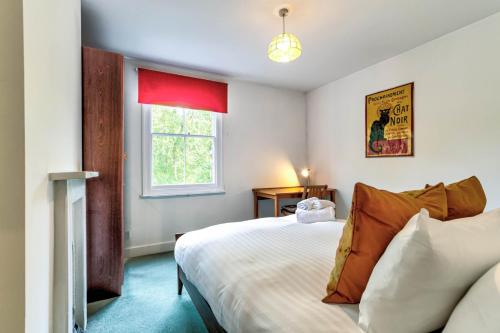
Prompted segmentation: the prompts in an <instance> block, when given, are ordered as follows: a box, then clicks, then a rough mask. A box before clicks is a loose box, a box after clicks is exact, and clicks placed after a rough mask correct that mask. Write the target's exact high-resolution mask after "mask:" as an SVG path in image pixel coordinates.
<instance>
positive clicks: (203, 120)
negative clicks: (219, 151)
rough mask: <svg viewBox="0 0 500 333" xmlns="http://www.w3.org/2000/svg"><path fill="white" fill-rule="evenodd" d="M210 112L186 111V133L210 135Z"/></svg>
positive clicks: (211, 117)
mask: <svg viewBox="0 0 500 333" xmlns="http://www.w3.org/2000/svg"><path fill="white" fill-rule="evenodd" d="M212 119H213V116H212V112H208V111H198V110H189V109H186V133H189V134H195V135H212Z"/></svg>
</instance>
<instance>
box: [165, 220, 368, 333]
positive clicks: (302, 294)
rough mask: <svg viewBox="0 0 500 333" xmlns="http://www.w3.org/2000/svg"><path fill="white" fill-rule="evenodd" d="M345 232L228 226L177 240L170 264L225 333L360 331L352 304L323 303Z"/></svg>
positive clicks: (330, 227) (255, 223)
mask: <svg viewBox="0 0 500 333" xmlns="http://www.w3.org/2000/svg"><path fill="white" fill-rule="evenodd" d="M343 226H344V223H343V221H342V222H318V223H313V224H301V223H297V222H296V218H295V215H291V216H288V217H281V218H264V219H258V220H251V221H245V222H236V223H225V224H220V225H216V226H212V227H208V228H205V229H201V230H197V231H192V232H189V233H187V234H185V235H184V236H182V237H181V238H180V239H179V240H178V242H177V244H176V247H175V259H176V261H177V263H178V264H179V265H180V266H181V267H182V269H183V271H184V273H185V274H186V277H187V278H188V279H189V281H191V282H192V283H193V284H194V285H195V286H196V287H197V288H198V290H199V292H200V293H201V295H202V296H203V297H204V298H205V299H206V300H207V302H208V303H209V305H210V307H211V308H212V311H213V312H214V315H215V317H216V318H217V321H218V322H219V324H220V325H221V326H222V327H224V329H225V330H226V331H227V332H229V333H237V332H252V333H254V332H289V333H290V332H308V333H309V332H314V333H316V332H317V333H319V332H330V333H353V332H357V333H359V332H362V330H361V329H360V328H359V327H358V326H357V319H358V318H357V317H358V306H357V305H334V304H324V303H322V302H321V299H322V298H323V297H324V296H325V286H326V283H327V281H328V276H329V273H330V270H331V269H332V266H333V261H334V256H335V250H336V248H337V244H338V241H339V239H340V236H341V234H342V228H343Z"/></svg>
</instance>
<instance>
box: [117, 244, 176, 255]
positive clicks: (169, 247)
mask: <svg viewBox="0 0 500 333" xmlns="http://www.w3.org/2000/svg"><path fill="white" fill-rule="evenodd" d="M174 247H175V241H170V242H161V243H153V244H146V245H138V246H131V247H128V248H126V249H125V256H126V257H127V258H133V257H140V256H147V255H148V254H156V253H163V252H170V251H173V250H174Z"/></svg>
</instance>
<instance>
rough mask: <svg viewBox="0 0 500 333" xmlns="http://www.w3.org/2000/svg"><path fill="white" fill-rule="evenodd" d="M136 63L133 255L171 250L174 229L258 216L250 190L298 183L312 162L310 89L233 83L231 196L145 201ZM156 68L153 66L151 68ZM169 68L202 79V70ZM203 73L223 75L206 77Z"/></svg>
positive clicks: (131, 111) (130, 115)
mask: <svg viewBox="0 0 500 333" xmlns="http://www.w3.org/2000/svg"><path fill="white" fill-rule="evenodd" d="M135 67H136V63H135V62H134V61H127V63H126V68H125V135H126V138H125V149H126V152H127V161H126V164H125V221H126V229H127V230H128V231H129V235H130V236H129V237H130V238H129V239H128V241H127V247H128V248H129V250H128V254H129V255H138V254H142V253H148V252H151V251H160V250H171V249H172V248H173V240H174V234H175V233H176V232H184V231H189V230H193V229H198V228H202V227H206V226H209V225H212V224H217V223H221V222H229V221H241V220H246V219H250V218H253V199H252V192H251V189H252V187H264V186H281V185H296V184H297V176H296V173H295V169H300V168H303V167H304V166H305V165H306V149H305V142H304V137H305V127H306V126H305V94H304V93H301V92H295V91H290V90H283V89H276V88H271V87H267V86H262V85H257V84H252V83H245V82H240V81H234V80H229V81H228V82H229V97H228V102H229V113H228V114H226V115H223V131H224V133H223V154H224V162H223V166H224V183H225V190H226V193H225V194H224V195H209V196H194V197H178V198H161V199H142V198H140V195H141V182H142V179H141V177H142V176H141V167H142V162H141V108H140V105H139V104H138V103H137V73H136V71H135ZM152 67H155V66H152V65H148V66H147V68H152ZM155 68H157V67H155ZM164 69H165V70H167V71H170V72H177V73H180V74H191V75H195V76H200V73H187V72H179V70H178V69H174V68H164ZM201 76H204V77H206V78H209V79H217V77H213V76H207V75H203V74H202V75H201ZM219 79H220V78H219ZM264 206H266V207H264V210H265V212H264V213H266V214H269V210H270V203H267V204H264ZM151 244H156V245H154V246H150V245H151Z"/></svg>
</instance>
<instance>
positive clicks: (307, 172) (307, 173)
mask: <svg viewBox="0 0 500 333" xmlns="http://www.w3.org/2000/svg"><path fill="white" fill-rule="evenodd" d="M300 174H301V175H302V177H304V178H305V180H306V186H309V176H310V175H311V169H309V168H304V169H302V171H301V172H300Z"/></svg>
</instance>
